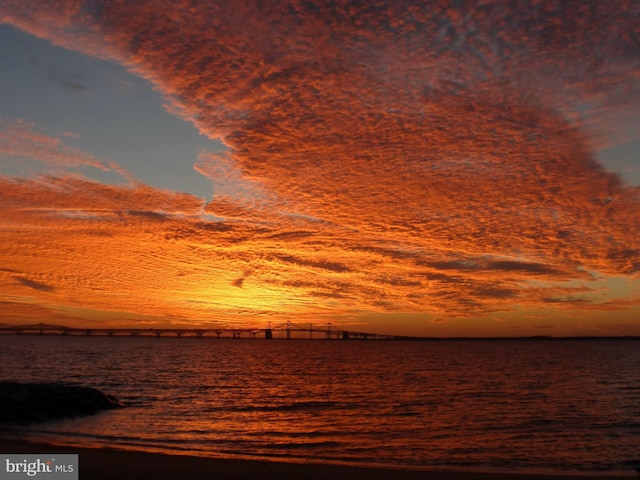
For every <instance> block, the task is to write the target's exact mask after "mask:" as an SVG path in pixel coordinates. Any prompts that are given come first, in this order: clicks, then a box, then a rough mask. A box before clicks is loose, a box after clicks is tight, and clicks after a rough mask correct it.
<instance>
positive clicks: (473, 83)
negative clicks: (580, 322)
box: [2, 0, 640, 321]
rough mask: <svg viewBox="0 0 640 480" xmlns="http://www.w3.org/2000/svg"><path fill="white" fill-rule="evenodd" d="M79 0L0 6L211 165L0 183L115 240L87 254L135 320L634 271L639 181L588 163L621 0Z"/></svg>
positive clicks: (610, 94)
mask: <svg viewBox="0 0 640 480" xmlns="http://www.w3.org/2000/svg"><path fill="white" fill-rule="evenodd" d="M96 5H97V4H94V3H88V2H87V3H84V2H81V1H70V0H69V1H65V2H62V1H60V2H49V3H47V4H45V6H41V5H38V9H37V11H35V10H34V8H35V7H33V6H30V5H28V4H25V3H24V2H17V1H16V2H11V1H9V2H7V6H6V7H5V8H4V12H3V17H2V19H3V21H4V22H9V23H12V24H14V25H16V26H18V27H19V28H22V29H24V30H26V31H29V32H31V33H33V34H35V35H38V36H41V37H46V38H49V39H51V41H53V42H54V43H57V44H60V45H63V46H66V47H67V48H80V49H81V50H82V51H83V52H84V53H86V54H89V55H94V56H99V57H103V58H104V57H108V58H112V59H116V60H117V61H119V62H122V63H123V64H125V65H127V66H128V68H130V69H131V70H133V71H135V72H136V73H138V74H140V75H142V76H144V77H145V78H147V79H149V80H151V81H152V82H154V83H155V85H157V88H159V89H160V90H161V91H162V92H163V93H164V95H165V96H166V98H167V102H168V108H170V109H171V111H172V112H174V113H175V114H178V115H181V116H182V117H184V118H185V119H187V120H189V121H191V122H193V123H194V125H195V126H196V127H197V128H198V129H200V131H201V132H203V133H205V134H207V135H208V136H210V137H212V138H214V137H215V138H220V139H222V141H223V142H224V143H225V145H227V146H228V148H229V151H228V153H226V154H224V155H211V154H202V155H201V157H200V158H199V159H198V161H197V163H196V165H195V167H194V168H195V169H196V170H197V171H198V172H199V173H201V174H202V175H204V176H206V177H207V178H209V179H210V180H211V182H212V198H211V199H210V201H208V202H207V204H206V205H203V204H202V202H201V200H199V199H195V198H193V197H190V196H187V195H181V194H171V193H169V192H164V191H160V190H157V189H154V188H152V187H148V186H143V185H137V186H135V187H127V188H120V187H109V186H104V185H99V184H96V183H91V182H84V181H79V180H74V179H72V178H68V177H62V176H61V177H56V178H53V177H51V178H47V179H45V180H43V179H40V180H36V181H26V180H19V179H11V180H8V179H4V180H3V181H4V188H3V195H4V197H5V198H6V199H8V201H9V205H12V207H11V210H10V211H9V212H5V214H4V215H6V216H10V218H11V219H12V220H11V221H12V222H14V223H13V224H14V225H17V223H18V221H19V220H18V218H20V219H23V218H25V217H29V218H31V219H32V220H30V221H33V222H34V223H33V225H34V226H35V224H36V223H37V222H41V221H43V220H42V218H43V217H44V216H45V215H51V214H52V213H51V212H53V211H57V212H61V211H65V212H68V213H67V216H66V218H65V220H64V221H65V222H66V223H65V225H67V226H65V227H64V228H69V229H72V231H74V232H82V233H77V234H76V235H77V242H78V245H81V244H82V245H85V244H86V245H89V247H87V248H88V251H90V252H94V251H102V252H104V250H105V249H106V246H105V245H103V244H101V243H100V242H102V241H103V239H102V238H101V237H96V236H93V237H90V238H89V236H88V235H87V234H86V232H88V231H89V230H92V231H95V230H96V229H97V230H101V231H104V232H108V233H109V235H110V236H111V239H112V240H110V241H111V242H113V243H112V247H111V248H113V251H117V250H116V246H117V248H120V249H122V248H124V249H125V250H124V251H126V252H128V253H127V255H131V258H132V259H134V260H132V261H131V263H130V264H127V265H128V266H127V267H124V266H123V267H117V266H113V265H112V266H110V267H107V265H103V266H102V267H101V269H97V270H95V277H96V278H98V277H100V278H103V277H104V278H112V279H113V283H106V284H104V285H101V286H100V288H99V290H100V291H101V292H103V293H101V295H107V294H106V293H104V292H106V291H108V290H109V288H113V289H116V290H117V291H122V288H120V287H118V285H119V284H118V282H119V281H120V282H125V281H124V280H123V278H124V277H125V274H124V270H126V269H127V268H130V269H131V271H130V272H133V273H134V275H133V277H134V278H136V280H135V284H136V285H138V287H137V288H139V289H140V290H141V291H142V292H146V293H141V295H142V297H143V298H142V299H141V300H140V302H141V304H142V305H145V306H144V308H142V307H139V306H138V307H136V306H134V305H129V304H127V308H131V309H134V308H135V309H136V311H137V312H138V313H140V314H142V313H145V312H147V313H149V312H152V313H153V314H161V312H169V311H171V312H176V311H180V312H181V313H180V315H181V316H182V317H181V318H201V319H202V318H208V319H216V318H218V317H222V316H224V315H226V314H228V313H231V314H232V315H235V317H233V320H237V321H242V319H243V318H244V319H245V320H246V318H248V317H247V316H246V315H245V313H246V312H251V313H250V315H252V318H254V319H255V318H256V317H259V316H260V315H262V316H263V317H264V318H275V317H277V316H278V315H290V314H295V315H300V316H314V315H315V316H321V317H331V316H332V315H333V316H334V317H335V318H347V317H348V318H353V317H356V316H359V315H365V314H367V313H401V312H410V313H419V312H426V313H428V314H429V315H431V316H433V317H440V316H449V317H457V318H465V317H476V316H477V317H482V316H487V315H490V314H493V313H500V312H508V311H513V310H514V309H516V308H520V307H523V308H527V309H533V310H535V309H536V308H552V309H557V310H561V309H566V308H572V309H589V308H599V307H598V305H604V304H603V303H602V302H601V301H596V300H595V297H594V296H593V291H592V289H590V288H589V287H584V288H585V289H586V290H585V291H584V292H583V295H582V296H574V293H575V292H574V293H572V292H573V291H574V289H576V288H578V289H580V288H582V287H576V286H574V285H573V283H575V282H579V283H581V284H582V285H589V282H592V281H595V280H596V279H597V278H600V277H602V276H605V277H606V276H614V275H626V276H630V277H633V278H637V276H638V273H639V271H640V264H639V263H638V260H637V258H639V256H640V255H639V252H640V244H639V240H638V239H639V238H640V193H639V190H638V189H637V188H633V187H630V186H628V185H626V184H625V183H624V181H623V179H622V178H621V177H619V176H618V175H616V174H614V173H612V172H609V171H607V170H605V169H604V168H603V167H602V166H601V165H599V164H598V163H597V161H596V160H595V158H596V155H595V152H596V150H597V149H598V148H600V147H601V146H602V145H605V144H608V143H610V142H611V141H612V139H613V138H615V137H616V135H617V134H618V133H619V131H620V127H615V129H613V130H612V127H611V125H612V122H611V119H618V120H619V119H620V118H626V117H625V116H626V115H629V112H630V111H631V110H629V108H630V107H629V106H630V105H631V106H633V105H639V104H640V103H639V102H640V82H639V81H638V78H639V75H638V74H639V73H640V58H639V57H638V54H637V52H638V51H640V44H639V43H640V42H639V39H638V31H637V24H638V19H639V18H640V6H639V5H638V3H637V2H633V1H630V0H629V1H627V0H618V1H614V2H606V3H605V2H596V3H595V4H585V3H584V2H579V1H572V0H570V1H567V2H562V3H558V4H553V5H552V4H549V3H548V2H537V1H534V0H530V1H528V2H526V5H525V4H522V3H521V2H491V1H489V2H481V3H478V2H457V3H455V4H452V3H450V2H444V1H442V2H429V4H428V5H427V4H426V3H425V4H424V5H421V4H415V3H413V2H376V3H358V2H349V1H338V2H331V3H330V4H326V3H324V2H277V3H276V4H266V3H265V4H263V3H259V4H254V3H252V2H242V1H238V2H232V3H230V2H201V3H199V4H198V6H197V7H194V8H186V7H185V6H184V5H181V4H180V2H172V3H163V4H161V5H160V4H158V3H157V2H145V1H140V2H134V3H122V2H104V3H101V4H100V7H99V8H98V7H97V6H96ZM85 39H88V40H87V41H86V42H83V40H85ZM77 45H81V47H77ZM7 129H13V130H16V131H17V132H18V135H16V138H18V139H20V138H29V143H28V144H26V143H25V144H23V143H18V144H16V145H15V146H14V147H10V148H13V150H15V151H22V152H25V151H26V152H27V153H28V154H29V155H30V156H32V157H34V158H36V157H37V158H54V159H55V161H56V162H59V163H64V162H67V163H66V164H67V165H80V164H82V165H91V166H94V167H97V168H106V166H105V165H104V164H103V163H101V162H99V161H97V160H95V159H93V158H91V157H86V156H83V155H81V154H79V153H78V152H75V151H72V150H70V149H68V148H67V147H64V146H63V145H60V144H57V143H55V142H54V143H53V144H52V143H51V142H50V140H47V139H46V138H42V139H38V138H35V136H34V135H35V134H34V133H33V128H32V126H28V125H24V124H21V123H18V124H11V125H9V126H8V127H5V130H7ZM29 135H31V137H29ZM625 135H627V133H625ZM16 141H17V142H22V140H16ZM5 153H6V152H5ZM47 155H48V156H47ZM61 186H64V188H61ZM79 192H83V193H82V195H76V193H79ZM45 205H46V207H45ZM45 212H46V213H45ZM69 212H86V215H88V217H86V218H83V217H82V216H81V215H75V217H74V214H73V213H69ZM136 212H137V213H140V212H147V214H145V215H139V214H136ZM150 212H152V213H153V215H151V214H149V213H150ZM202 213H207V214H209V215H212V216H215V217H216V218H215V219H212V218H210V217H209V218H208V219H206V218H205V219H203V218H196V216H198V215H201V214H202ZM156 214H157V215H162V219H163V220H164V221H163V222H158V220H159V219H160V218H159V217H158V216H157V215H156ZM179 216H182V217H180V218H179ZM90 217H91V218H90ZM58 218H60V216H59V215H58ZM133 225H135V226H136V227H135V229H134V230H132V228H133V227H132V226H133ZM16 228H17V227H16ZM129 236H131V237H129ZM74 238H75V237H74ZM113 239H115V240H113ZM124 239H129V240H124ZM74 241H75V240H74ZM82 242H85V243H82ZM96 242H97V244H96ZM121 242H125V244H124V245H123V244H122V243H121ZM128 242H131V244H130V243H128ZM137 242H140V243H137ZM98 244H100V245H103V246H102V247H98ZM127 245H129V246H128V247H127ZM142 245H144V246H145V247H144V248H143V247H142ZM33 248H34V250H37V249H38V248H42V245H36V244H34V245H33ZM94 248H97V250H94ZM161 251H162V252H165V253H164V256H163V255H161V254H160V253H159V252H161ZM90 255H93V253H91V254H90ZM22 261H26V260H25V259H22V260H19V259H16V260H15V262H14V264H15V268H18V267H19V266H20V265H21V263H20V262H22ZM11 268H14V267H11ZM49 268H50V271H51V274H52V275H53V274H54V272H55V271H56V266H55V265H54V263H53V262H52V263H51V265H50V267H49ZM70 268H71V266H70ZM73 268H76V267H73ZM115 272H118V273H115ZM177 272H182V274H181V275H178V273H177ZM246 272H251V273H250V275H248V274H246ZM33 273H36V271H35V270H34V272H33ZM138 274H139V275H140V276H139V277H137V276H136V275H138ZM155 278H161V279H162V285H164V286H163V287H158V288H159V289H160V291H163V292H164V294H163V296H162V298H163V299H164V300H162V301H160V299H159V298H158V297H157V296H155V294H152V293H151V292H154V291H155V290H154V288H156V286H157V285H158V282H157V280H154V279H155ZM59 280H60V279H59V278H57V279H56V281H55V282H54V283H53V284H55V285H56V286H58V285H60V282H59ZM63 283H64V282H63ZM98 283H100V282H98ZM125 283H126V282H125ZM540 283H543V284H544V286H540ZM126 284H127V285H129V283H126ZM123 285H124V283H123ZM168 285H171V287H168ZM26 286H28V285H26ZM238 287H240V288H238ZM57 288H58V289H63V287H57ZM550 290H554V291H556V293H554V294H550V293H549V291H550ZM56 291H58V290H56ZM109 295H111V294H109ZM576 295H577V294H576ZM107 297H108V295H107ZM107 297H105V298H107ZM96 298H97V297H96ZM109 298H110V297H109ZM166 299H170V300H166ZM156 301H157V302H158V303H157V304H156V303H155V302H156ZM96 302H97V303H96V304H97V305H99V306H100V308H103V307H104V305H105V304H106V303H107V302H106V301H104V300H100V301H97V300H96ZM203 302H204V303H203ZM125 303H126V302H125ZM151 305H154V306H153V307H152V306H151ZM156 305H163V306H162V307H158V306H156ZM202 305H208V307H207V308H208V309H209V310H206V309H205V310H202V308H201V306H202ZM105 308H106V307H105ZM629 308H636V307H635V306H633V307H629ZM147 309H148V310H147ZM241 312H245V313H241ZM256 312H260V314H259V315H258V314H257V313H256Z"/></svg>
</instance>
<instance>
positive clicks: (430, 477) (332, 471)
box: [0, 439, 636, 480]
mask: <svg viewBox="0 0 640 480" xmlns="http://www.w3.org/2000/svg"><path fill="white" fill-rule="evenodd" d="M1 453H7V454H9V453H11V454H14V453H77V454H79V462H80V480H128V479H132V480H180V479H208V478H211V479H216V480H227V479H229V480H230V479H233V480H244V479H247V480H248V479H267V480H271V479H273V480H294V479H295V480H320V479H331V480H347V479H349V480H358V479H362V480H383V479H385V480H386V479H393V480H417V479H421V480H563V479H564V480H576V479H577V478H585V477H584V476H562V475H533V474H508V473H474V472H446V471H415V470H390V469H380V468H359V467H347V466H336V465H326V464H310V463H304V464H300V463H285V462H261V461H244V460H227V459H211V458H201V457H190V456H183V455H164V454H157V453H146V452H131V451H123V450H115V449H97V448H75V447H74V448H70V447H60V446H53V445H47V444H37V443H26V442H21V441H18V442H16V441H12V440H6V439H0V454H1ZM588 478H596V479H599V480H614V479H617V480H620V479H630V478H633V479H635V478H636V474H635V472H634V471H632V470H630V471H629V474H628V475H624V476H620V475H618V476H614V475H606V474H603V475H601V476H600V475H599V476H597V477H592V476H589V477H588Z"/></svg>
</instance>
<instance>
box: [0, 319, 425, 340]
mask: <svg viewBox="0 0 640 480" xmlns="http://www.w3.org/2000/svg"><path fill="white" fill-rule="evenodd" d="M0 335H66V336H87V337H97V336H103V337H176V338H182V337H196V338H204V337H209V338H264V339H266V340H272V339H274V338H283V339H287V340H289V339H292V338H296V339H302V338H309V339H319V338H323V339H335V340H417V339H419V338H420V337H407V336H401V335H385V334H380V333H367V332H359V331H350V330H342V329H339V328H336V327H335V326H333V325H332V324H331V323H326V324H322V325H317V324H316V325H314V324H311V323H310V324H308V325H299V324H295V323H291V322H290V321H288V322H286V323H283V324H279V325H276V326H273V327H272V326H271V325H269V326H268V327H266V328H264V327H261V328H254V327H238V328H226V327H198V328H127V327H115V328H112V327H96V328H78V327H67V326H65V325H51V324H47V323H36V324H30V325H3V326H0Z"/></svg>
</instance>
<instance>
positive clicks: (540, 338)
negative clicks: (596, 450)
mask: <svg viewBox="0 0 640 480" xmlns="http://www.w3.org/2000/svg"><path fill="white" fill-rule="evenodd" d="M78 330H86V329H78ZM126 330H128V331H130V330H135V329H126ZM150 332H151V333H150ZM373 335H378V337H373V338H362V337H350V338H348V339H342V338H324V337H321V336H316V337H313V338H309V337H303V336H292V337H291V338H284V337H276V336H274V337H273V338H270V339H268V340H269V341H283V340H284V341H289V340H296V341H300V340H303V341H309V340H312V341H331V342H344V341H346V342H467V341H472V342H497V341H499V342H509V341H516V342H523V341H524V342H558V341H560V342H564V341H575V342H608V341H615V342H637V341H640V336H637V335H624V336H611V337H606V336H572V337H553V336H547V335H536V336H524V337H409V336H406V337H405V336H390V338H379V337H384V335H382V334H373ZM0 336H7V337H8V336H16V337H74V338H86V337H90V338H96V337H98V338H103V337H106V338H172V339H176V338H177V339H187V338H197V339H208V340H265V338H264V337H257V336H256V337H247V336H244V337H240V336H238V337H229V336H221V337H215V336H213V335H199V336H198V335H190V334H188V333H187V334H184V335H180V336H175V335H155V334H153V333H152V331H151V330H149V329H140V333H118V334H114V335H108V334H105V333H92V334H89V335H86V334H83V333H70V334H64V333H59V332H44V333H40V332H37V331H29V332H14V331H7V330H3V328H2V327H0Z"/></svg>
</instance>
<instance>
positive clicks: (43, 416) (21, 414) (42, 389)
mask: <svg viewBox="0 0 640 480" xmlns="http://www.w3.org/2000/svg"><path fill="white" fill-rule="evenodd" d="M121 407H124V404H123V403H122V402H119V401H118V400H117V399H115V398H114V397H112V396H111V395H108V394H106V393H103V392H101V391H100V390H96V389H95V388H90V387H83V386H77V385H63V384H58V383H18V382H0V424H7V423H32V422H39V421H46V420H53V419H57V418H65V417H73V416H77V415H88V414H93V413H97V412H99V411H101V410H110V409H114V408H121Z"/></svg>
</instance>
